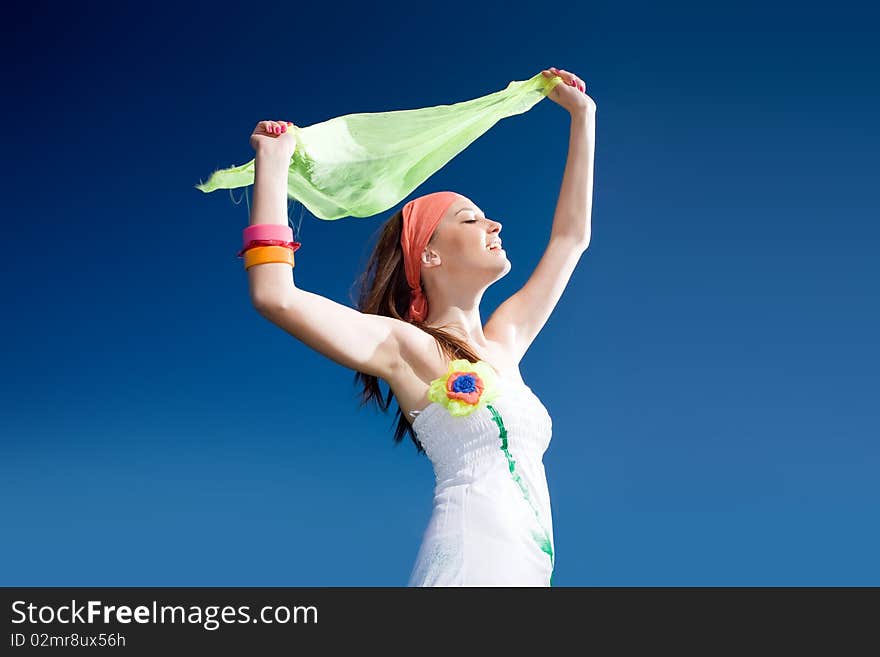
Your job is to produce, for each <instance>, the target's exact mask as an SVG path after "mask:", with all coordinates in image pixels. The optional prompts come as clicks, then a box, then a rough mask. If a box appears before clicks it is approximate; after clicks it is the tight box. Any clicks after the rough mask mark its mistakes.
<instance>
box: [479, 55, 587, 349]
mask: <svg viewBox="0 0 880 657" xmlns="http://www.w3.org/2000/svg"><path fill="white" fill-rule="evenodd" d="M550 70H552V71H555V70H556V69H550ZM562 73H565V71H563V72H562ZM568 76H570V79H571V82H569V84H570V85H571V86H566V85H562V84H559V85H556V87H555V88H554V90H553V91H554V92H556V90H557V89H558V90H559V91H560V93H559V94H558V95H557V96H555V97H554V95H553V94H551V96H550V97H551V99H553V100H555V101H556V102H557V103H558V104H560V105H562V106H563V107H565V108H566V109H568V110H569V113H570V114H571V133H570V136H569V143H568V159H567V161H566V164H565V172H564V174H563V176H562V187H561V189H560V192H559V200H558V201H557V203H556V211H555V213H554V215H553V226H552V228H551V230H550V241H549V243H548V245H547V248H546V249H545V251H544V255H543V256H542V257H541V260H540V261H539V262H538V265H537V266H536V267H535V271H534V272H532V275H531V276H530V277H529V279H528V281H526V283H525V285H523V287H522V288H521V289H520V290H518V291H517V292H516V293H515V294H513V295H512V296H511V297H510V298H508V299H507V300H506V301H504V303H502V304H501V305H500V306H498V309H497V310H496V311H495V312H494V313H493V314H492V316H491V317H490V318H489V321H488V322H486V325H485V327H484V331H485V333H486V336H487V337H489V338H490V339H493V340H496V341H498V342H500V343H502V344H504V345H505V346H506V348H507V350H508V352H509V353H510V354H511V356H512V357H513V358H514V359H515V360H516V362H519V361H520V360H521V359H522V357H523V356H524V355H525V353H526V351H527V350H528V348H529V346H530V345H531V344H532V342H533V341H534V339H535V338H536V337H537V335H538V333H539V332H540V330H541V329H542V328H543V327H544V325H545V324H546V323H547V320H548V319H549V318H550V314H551V313H552V312H553V309H554V308H555V307H556V304H557V302H558V301H559V299H560V297H561V296H562V293H563V291H564V290H565V287H566V286H567V285H568V281H569V279H570V278H571V275H572V273H573V272H574V268H575V266H577V263H578V261H579V260H580V257H581V255H582V254H583V253H584V251H586V250H587V247H588V246H589V244H590V235H591V227H590V221H591V214H592V208H593V156H594V151H595V138H596V104H595V103H594V102H593V100H592V99H591V98H590V97H589V96H587V95H586V94H585V93H584V90H585V87H584V88H583V89H582V88H581V87H582V85H583V82H581V81H580V79H579V78H577V76H574V75H571V74H568ZM561 77H563V78H564V79H565V77H566V76H561ZM566 82H568V80H566Z"/></svg>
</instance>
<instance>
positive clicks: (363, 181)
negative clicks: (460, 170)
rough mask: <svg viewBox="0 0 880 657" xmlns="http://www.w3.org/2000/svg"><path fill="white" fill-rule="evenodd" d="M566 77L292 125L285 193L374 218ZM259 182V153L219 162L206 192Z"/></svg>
mask: <svg viewBox="0 0 880 657" xmlns="http://www.w3.org/2000/svg"><path fill="white" fill-rule="evenodd" d="M560 82H562V78H560V77H558V76H554V77H552V78H547V77H544V76H543V75H542V74H541V73H538V74H537V75H536V76H534V77H533V78H531V79H529V80H523V81H517V80H514V81H513V82H511V83H510V84H508V85H507V88H506V89H504V90H502V91H496V92H495V93H492V94H489V95H487V96H482V97H481V98H474V99H473V100H468V101H464V102H461V103H455V104H454V105H437V106H435V107H425V108H422V109H413V110H397V111H392V112H373V113H361V114H346V115H345V116H339V117H336V118H334V119H330V120H328V121H324V122H323V123H316V124H314V125H310V126H308V127H306V128H300V127H297V126H288V129H292V130H293V131H294V136H295V137H296V151H295V152H294V154H293V158H292V159H291V162H290V169H289V171H288V176H287V194H288V196H289V197H291V198H295V199H297V200H298V201H300V202H301V203H302V204H303V205H305V206H306V207H307V208H308V209H309V212H311V213H312V214H313V215H315V216H316V217H318V218H319V219H328V220H331V219H340V218H342V217H348V216H351V217H369V216H372V215H374V214H377V213H379V212H383V211H385V210H387V209H389V208H391V207H393V206H394V205H395V204H396V203H397V202H398V201H400V200H402V199H403V198H405V197H406V196H407V195H408V194H409V193H410V192H412V191H413V190H414V189H415V188H416V187H418V186H419V185H421V184H422V183H423V182H425V180H427V179H428V178H429V177H430V176H431V175H433V174H434V173H435V172H436V171H438V170H439V169H440V168H441V167H443V166H444V165H445V164H446V163H447V162H449V161H450V160H451V159H452V158H454V157H455V156H456V155H458V154H459V153H461V152H462V151H463V150H464V149H465V148H467V147H468V145H470V144H471V143H472V142H473V141H475V140H476V139H477V138H478V137H480V136H481V135H482V134H483V133H485V132H486V131H488V130H489V128H491V127H492V126H493V125H495V124H496V123H497V122H498V121H499V120H501V119H503V118H506V117H508V116H513V115H514V114H522V113H524V112H527V111H528V110H530V109H531V108H532V107H533V106H534V105H536V104H537V103H538V101H539V100H541V99H543V98H544V96H546V95H547V94H549V93H550V91H551V90H552V89H553V87H555V86H556V85H557V84H559V83H560ZM253 182H254V160H251V161H250V162H247V163H246V164H242V165H240V166H235V167H230V168H228V169H220V170H218V171H215V172H214V173H212V174H211V177H210V178H209V179H208V182H206V183H201V184H199V185H196V189H200V190H201V191H203V192H213V191H214V190H215V189H235V188H237V187H244V186H246V185H251V184H253Z"/></svg>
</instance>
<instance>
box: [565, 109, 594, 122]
mask: <svg viewBox="0 0 880 657" xmlns="http://www.w3.org/2000/svg"><path fill="white" fill-rule="evenodd" d="M595 118H596V110H595V109H591V108H590V107H588V106H584V107H578V108H576V109H574V110H572V111H571V120H572V121H584V122H588V121H593V120H595Z"/></svg>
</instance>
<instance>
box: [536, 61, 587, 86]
mask: <svg viewBox="0 0 880 657" xmlns="http://www.w3.org/2000/svg"><path fill="white" fill-rule="evenodd" d="M547 70H548V71H550V73H551V74H552V75H558V76H559V77H561V78H562V79H563V80H564V81H565V83H566V84H567V85H569V86H572V87H576V88H577V89H579V90H580V91H584V92H585V91H586V90H587V85H586V84H585V83H584V81H583V80H581V79H580V78H579V77H578V76H576V75H575V74H574V73H569V72H568V71H566V70H565V69H562V68H556V67H555V66H551V67H550V68H549V69H547ZM542 73H543V71H542Z"/></svg>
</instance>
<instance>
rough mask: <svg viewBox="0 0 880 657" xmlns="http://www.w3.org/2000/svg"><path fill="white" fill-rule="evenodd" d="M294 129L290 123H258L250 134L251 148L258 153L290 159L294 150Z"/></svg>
mask: <svg viewBox="0 0 880 657" xmlns="http://www.w3.org/2000/svg"><path fill="white" fill-rule="evenodd" d="M292 127H294V125H293V123H291V122H290V121H260V122H259V123H258V124H257V127H256V128H254V132H253V134H251V148H253V149H254V150H255V151H256V152H258V153H267V152H268V153H272V154H273V155H276V154H278V155H281V156H284V157H286V158H287V159H290V158H291V157H293V153H294V151H295V150H296V137H295V136H294V134H293V130H290V129H289V128H292Z"/></svg>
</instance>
